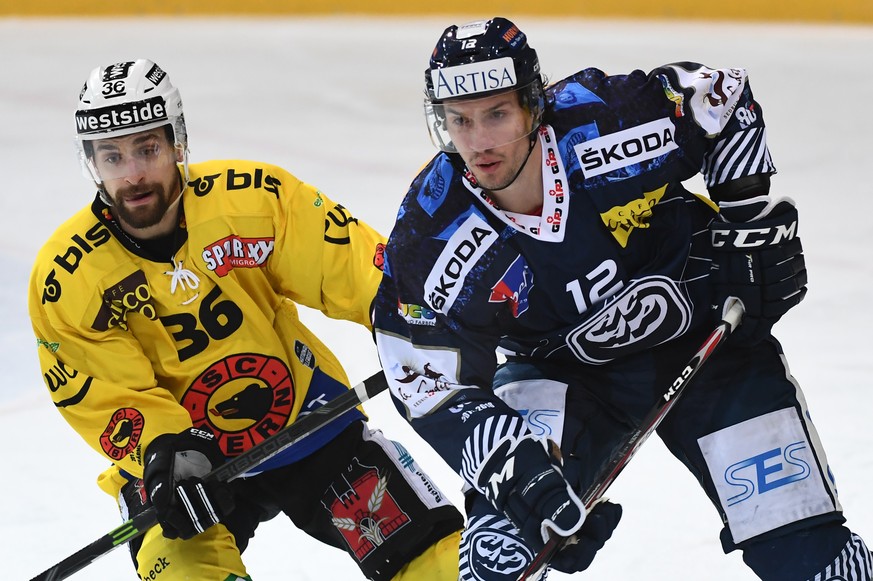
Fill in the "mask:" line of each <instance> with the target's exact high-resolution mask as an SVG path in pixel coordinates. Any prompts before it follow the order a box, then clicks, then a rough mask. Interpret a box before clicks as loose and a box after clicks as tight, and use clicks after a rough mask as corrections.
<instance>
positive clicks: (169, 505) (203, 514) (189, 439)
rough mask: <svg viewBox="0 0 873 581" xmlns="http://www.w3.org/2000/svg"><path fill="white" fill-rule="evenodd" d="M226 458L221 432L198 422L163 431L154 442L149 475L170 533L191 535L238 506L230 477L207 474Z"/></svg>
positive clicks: (147, 457) (156, 504)
mask: <svg viewBox="0 0 873 581" xmlns="http://www.w3.org/2000/svg"><path fill="white" fill-rule="evenodd" d="M224 461H225V458H224V455H223V454H222V453H221V449H220V448H219V447H218V443H217V442H216V441H215V436H213V435H212V434H211V433H209V432H207V431H205V430H200V429H197V428H190V429H188V430H185V431H184V432H181V433H179V434H163V435H161V436H158V437H157V438H155V439H154V440H152V442H151V443H150V444H149V446H148V449H147V450H146V454H145V470H144V474H143V481H144V482H145V488H146V491H147V492H148V496H149V499H150V500H151V501H152V506H154V507H155V511H156V512H157V515H158V522H159V523H161V528H163V530H164V536H165V537H167V538H168V539H175V538H181V539H190V538H191V537H193V536H195V535H197V534H199V533H202V532H203V531H205V530H206V529H208V528H209V527H211V526H212V525H214V524H216V523H218V522H219V521H220V520H221V519H222V518H223V517H224V516H225V515H227V514H228V513H229V512H230V511H231V510H233V505H234V502H233V495H232V493H231V491H230V487H229V486H228V484H227V483H225V482H209V483H206V482H203V481H202V480H201V478H202V477H203V476H205V475H206V474H208V473H209V472H211V471H212V470H213V469H214V468H216V467H217V466H219V465H221V464H223V463H224Z"/></svg>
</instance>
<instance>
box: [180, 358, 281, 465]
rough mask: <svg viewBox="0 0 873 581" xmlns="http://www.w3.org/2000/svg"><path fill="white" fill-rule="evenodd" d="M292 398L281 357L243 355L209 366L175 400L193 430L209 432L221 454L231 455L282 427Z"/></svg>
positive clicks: (249, 446) (264, 438)
mask: <svg viewBox="0 0 873 581" xmlns="http://www.w3.org/2000/svg"><path fill="white" fill-rule="evenodd" d="M294 396H295V394H294V381H293V380H292V378H291V372H290V371H289V370H288V366H287V365H285V363H284V362H283V361H282V360H281V359H278V358H276V357H271V356H269V355H261V354H257V353H244V354H239V355H232V356H229V357H225V358H224V359H221V360H220V361H216V362H215V363H213V364H212V365H210V366H209V368H208V369H206V371H204V372H203V373H201V374H200V376H199V377H198V378H197V379H196V380H194V383H192V384H191V386H190V387H189V388H188V389H187V390H186V391H185V394H184V395H183V396H182V399H181V402H180V403H181V404H182V405H183V406H184V407H185V409H187V410H188V413H189V414H190V415H191V420H192V421H193V423H194V427H195V428H201V429H205V430H208V431H210V432H212V433H213V434H215V438H216V440H217V441H218V445H219V446H220V447H221V450H222V452H224V454H225V455H226V456H237V455H239V454H240V453H242V452H245V451H246V450H248V449H249V448H251V447H252V446H254V445H255V444H259V443H260V442H263V441H264V440H266V439H267V438H269V437H270V436H272V435H273V434H275V433H276V432H278V431H279V430H281V429H282V428H283V427H285V424H287V423H288V419H289V418H290V417H291V410H292V408H293V407H294Z"/></svg>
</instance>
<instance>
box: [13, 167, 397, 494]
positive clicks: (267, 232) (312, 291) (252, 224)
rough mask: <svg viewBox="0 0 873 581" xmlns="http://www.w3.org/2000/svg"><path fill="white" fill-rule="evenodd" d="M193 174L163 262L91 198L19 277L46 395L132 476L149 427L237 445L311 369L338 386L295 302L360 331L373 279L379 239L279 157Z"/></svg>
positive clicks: (267, 422)
mask: <svg viewBox="0 0 873 581" xmlns="http://www.w3.org/2000/svg"><path fill="white" fill-rule="evenodd" d="M189 172H190V173H189V175H190V179H189V181H188V186H187V188H185V190H184V192H183V194H182V202H181V203H182V210H183V212H182V214H183V219H182V223H181V224H180V228H179V229H178V230H177V236H178V237H179V240H178V242H177V244H176V245H174V246H173V249H176V248H178V249H177V250H176V252H175V256H173V257H172V261H171V260H167V261H166V262H162V261H159V260H151V259H149V258H148V252H146V249H144V248H143V247H141V246H139V245H138V244H137V242H136V241H135V240H132V239H130V238H128V237H127V236H126V235H125V234H124V233H123V232H122V231H121V230H120V229H119V228H118V227H117V225H116V223H115V222H114V221H113V219H112V217H111V214H110V213H109V211H108V209H107V208H106V206H105V205H104V204H102V202H100V201H99V199H97V200H95V201H94V203H93V204H92V205H91V206H89V207H86V208H84V209H82V210H81V211H80V212H78V213H77V214H76V215H74V216H73V217H72V218H71V219H70V220H68V221H67V222H66V223H65V224H63V225H62V226H61V227H60V228H59V229H58V230H57V231H56V232H55V233H54V234H53V235H52V236H51V238H50V239H49V240H48V242H47V243H46V244H45V246H44V247H43V248H42V249H41V250H40V252H39V254H38V256H37V259H36V263H35V266H34V269H33V273H32V275H31V280H30V291H29V297H28V303H29V311H30V317H31V320H32V323H33V329H34V332H35V333H36V337H37V344H38V351H39V361H40V365H41V368H42V373H43V374H44V379H45V383H46V385H47V387H48V389H49V391H50V393H51V397H52V400H53V401H54V404H55V406H56V407H57V408H58V410H59V411H60V413H61V414H62V415H63V417H64V418H65V419H66V421H67V422H69V424H70V425H71V426H72V427H73V428H74V429H75V430H76V431H77V432H78V433H79V434H80V435H81V436H82V437H83V438H84V439H85V441H86V442H87V443H88V444H89V445H90V446H91V447H92V448H94V449H95V450H96V451H97V452H99V453H100V454H102V455H103V456H104V457H106V458H107V459H109V460H111V461H112V462H113V464H114V465H116V466H117V468H120V469H122V470H124V471H125V472H127V473H129V474H130V475H132V476H134V477H141V476H142V469H143V466H142V462H143V453H144V451H145V449H146V447H147V446H148V444H149V442H151V441H152V439H154V438H155V437H156V436H158V435H159V434H163V433H177V432H180V431H182V430H184V429H186V428H188V427H190V426H192V425H196V426H205V427H207V428H208V429H210V430H211V431H212V432H213V433H215V434H216V436H217V437H218V441H219V443H220V445H221V447H222V450H223V451H224V452H225V454H226V455H227V456H234V455H237V454H239V453H240V452H242V451H244V450H246V449H248V448H249V447H251V446H252V445H254V444H256V443H258V442H260V441H262V440H263V439H265V438H266V437H268V436H270V435H272V434H274V433H276V432H277V431H278V430H279V429H281V428H282V427H284V426H285V425H287V424H289V423H291V422H293V421H294V419H295V418H296V417H297V415H298V413H299V412H300V410H301V406H302V405H303V402H304V400H305V399H306V396H307V392H308V391H309V390H310V389H311V385H314V384H315V383H316V379H319V378H320V380H321V383H322V384H325V382H326V383H331V382H333V383H334V384H335V385H336V386H338V387H339V389H343V388H347V386H348V379H347V378H346V375H345V373H344V371H343V369H342V368H341V366H340V364H339V362H338V361H337V359H336V358H335V357H334V355H333V354H332V353H330V351H329V350H328V349H327V347H325V346H324V345H323V344H322V343H321V342H320V341H319V340H318V339H317V338H316V337H315V336H314V335H313V334H312V333H311V332H310V331H309V330H308V329H306V328H305V327H304V326H303V324H302V323H301V322H300V320H299V318H298V316H297V309H296V306H295V303H299V304H302V305H306V306H308V307H312V308H315V309H318V310H321V311H322V312H323V313H324V314H326V315H327V316H329V317H332V318H338V319H347V320H350V321H354V322H356V323H360V324H362V325H366V326H367V327H370V323H371V322H370V307H371V302H372V299H373V297H374V296H375V293H376V289H377V287H378V284H379V281H380V279H381V268H382V254H381V253H382V249H383V243H384V239H383V238H382V237H381V236H380V235H379V234H378V233H377V232H375V231H374V230H373V229H372V228H370V227H369V226H367V225H366V224H364V223H362V222H360V221H358V220H357V219H355V218H354V217H353V216H352V215H351V214H350V213H349V211H348V210H346V209H345V208H344V207H343V206H342V205H339V204H337V203H334V202H333V201H331V200H330V199H328V198H327V197H326V196H325V195H324V194H322V193H321V192H320V191H319V190H317V189H316V188H314V187H313V186H311V185H308V184H306V183H303V182H301V181H300V180H298V179H297V178H295V177H294V176H293V175H291V174H290V173H288V172H287V171H285V170H284V169H282V168H280V167H277V166H274V165H270V164H264V163H257V162H249V161H209V162H204V163H198V164H192V165H191V166H190V168H189ZM320 395H321V394H319V396H320ZM116 471H117V469H116Z"/></svg>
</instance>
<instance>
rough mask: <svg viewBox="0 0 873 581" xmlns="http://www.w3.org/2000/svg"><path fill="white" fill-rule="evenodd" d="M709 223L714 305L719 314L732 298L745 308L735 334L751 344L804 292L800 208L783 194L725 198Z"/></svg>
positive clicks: (765, 332)
mask: <svg viewBox="0 0 873 581" xmlns="http://www.w3.org/2000/svg"><path fill="white" fill-rule="evenodd" d="M719 207H720V213H719V216H718V217H717V218H716V219H715V220H713V222H712V224H711V225H710V233H711V235H712V246H713V249H714V250H715V252H714V253H713V262H712V277H713V284H714V290H715V296H714V300H715V304H714V305H713V308H714V309H718V316H719V317H721V315H722V314H723V313H722V311H723V309H724V308H725V303H726V301H727V299H728V298H729V297H736V298H738V299H739V300H740V301H742V303H743V306H744V307H745V315H743V324H742V325H740V326H739V328H737V329H736V331H734V332H733V333H732V334H731V336H732V338H734V340H743V341H745V342H746V343H747V344H749V345H752V344H754V343H757V342H759V341H761V340H762V339H764V338H765V337H767V336H768V335H769V334H770V330H771V328H772V327H773V325H774V324H775V323H776V321H778V320H779V319H780V318H781V317H782V315H784V314H785V313H787V312H788V310H789V309H791V308H792V307H793V306H795V305H796V304H798V303H799V302H800V301H802V300H803V297H804V296H806V261H805V260H804V258H803V247H802V246H801V244H800V238H798V237H797V209H796V208H795V207H794V202H792V201H791V200H790V199H787V198H783V199H782V200H779V201H774V200H772V199H771V198H770V197H769V196H759V197H756V198H751V199H749V200H744V201H742V202H722V203H721V204H720V206H719Z"/></svg>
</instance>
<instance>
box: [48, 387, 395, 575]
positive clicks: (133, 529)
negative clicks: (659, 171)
mask: <svg viewBox="0 0 873 581" xmlns="http://www.w3.org/2000/svg"><path fill="white" fill-rule="evenodd" d="M387 388H388V383H387V381H386V380H385V375H384V374H383V373H382V372H381V371H379V372H378V373H376V374H375V375H372V376H370V377H369V378H367V379H365V380H364V381H363V382H361V383H359V384H358V385H356V386H354V387H353V388H352V389H350V390H349V391H347V392H345V393H343V394H342V395H340V396H338V397H335V398H333V399H332V400H330V401H328V402H327V403H326V404H324V405H323V406H321V407H318V408H316V409H314V410H313V411H312V412H310V413H309V414H307V415H305V416H303V417H301V418H299V419H298V420H297V421H295V422H294V423H292V424H291V425H289V426H287V427H286V428H284V429H282V430H280V431H278V432H276V433H275V434H273V435H272V436H270V437H269V438H267V439H266V440H264V441H263V442H261V443H259V444H256V445H255V446H252V447H251V448H249V449H248V450H246V451H245V452H243V453H242V454H240V455H239V456H236V457H234V458H232V459H230V460H228V461H227V462H226V463H225V464H223V465H221V466H219V467H218V468H216V469H215V470H213V471H212V472H210V473H209V474H207V475H206V476H204V477H203V480H206V481H215V480H217V481H224V482H227V481H230V480H233V479H234V478H237V477H239V476H241V475H243V474H245V473H246V472H248V471H249V470H252V469H254V468H256V467H257V466H259V465H260V464H261V463H262V462H265V461H266V460H269V459H270V458H272V457H273V456H275V455H276V454H278V453H280V452H282V451H283V450H285V449H287V448H288V447H289V446H291V445H292V444H295V443H297V442H299V441H300V440H302V439H303V438H305V437H306V436H309V435H310V434H312V433H313V432H315V431H316V430H318V429H320V428H322V427H324V426H325V425H327V424H329V423H330V422H332V421H333V420H335V419H336V418H338V417H339V416H341V415H342V414H344V413H346V412H347V411H349V410H351V409H352V408H354V407H357V406H358V405H359V404H362V403H364V402H365V401H367V400H369V399H371V398H373V397H374V396H376V395H378V394H379V393H381V392H383V391H385V390H386V389H387ZM157 523H158V518H157V514H156V513H155V509H154V508H153V507H149V508H148V509H146V510H145V511H143V512H141V513H140V514H138V515H137V516H135V517H134V518H132V519H130V520H129V521H127V522H125V523H124V524H122V525H121V526H119V527H117V528H115V529H113V530H112V531H110V532H109V533H107V534H105V535H103V536H102V537H100V538H99V539H97V540H96V541H94V542H93V543H91V544H90V545H88V546H87V547H83V548H82V549H79V550H78V551H76V552H75V553H73V554H72V555H70V556H69V557H67V558H66V559H64V560H63V561H61V562H60V563H58V564H56V565H55V566H53V567H52V568H51V569H48V570H46V571H44V572H42V573H40V574H39V575H37V576H36V577H34V578H33V579H31V581H56V580H59V579H66V578H67V577H69V576H70V575H72V574H74V573H76V572H77V571H80V570H81V569H83V568H85V567H86V566H88V565H90V564H91V563H93V562H94V561H95V560H96V559H98V558H99V557H102V556H103V555H105V554H106V553H108V552H109V551H111V550H112V549H114V548H116V547H117V546H119V545H123V544H124V543H127V542H128V541H131V540H133V539H135V538H137V537H139V536H141V535H143V534H145V532H146V531H147V530H149V529H150V528H151V527H153V526H154V525H156V524H157Z"/></svg>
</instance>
